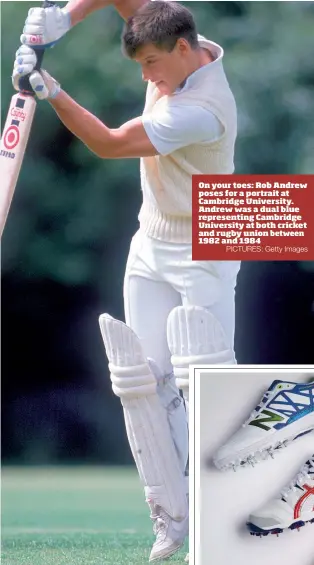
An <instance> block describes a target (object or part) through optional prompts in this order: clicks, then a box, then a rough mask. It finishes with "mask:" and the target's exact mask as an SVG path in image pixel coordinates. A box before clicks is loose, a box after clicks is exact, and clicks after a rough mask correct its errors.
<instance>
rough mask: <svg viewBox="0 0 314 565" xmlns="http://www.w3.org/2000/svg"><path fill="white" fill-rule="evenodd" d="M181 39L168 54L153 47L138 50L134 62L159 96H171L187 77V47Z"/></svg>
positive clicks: (147, 46) (148, 46)
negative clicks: (139, 66)
mask: <svg viewBox="0 0 314 565" xmlns="http://www.w3.org/2000/svg"><path fill="white" fill-rule="evenodd" d="M181 41H182V40H181V39H180V40H179V41H178V42H177V44H176V46H175V48H174V49H173V50H172V51H171V52H170V53H169V52H168V51H166V50H164V49H158V48H157V47H155V45H145V46H144V47H142V48H141V49H139V50H138V52H137V54H136V57H135V60H136V61H137V62H138V63H139V64H140V65H141V68H142V78H143V80H144V81H151V82H152V83H154V84H155V86H156V87H157V88H158V90H159V91H160V93H161V94H168V95H169V94H172V93H173V92H174V91H175V90H176V88H178V86H179V85H180V84H181V83H182V82H183V81H184V79H185V78H186V76H187V72H186V68H187V53H188V50H189V45H188V44H187V42H185V41H184V40H183V43H181Z"/></svg>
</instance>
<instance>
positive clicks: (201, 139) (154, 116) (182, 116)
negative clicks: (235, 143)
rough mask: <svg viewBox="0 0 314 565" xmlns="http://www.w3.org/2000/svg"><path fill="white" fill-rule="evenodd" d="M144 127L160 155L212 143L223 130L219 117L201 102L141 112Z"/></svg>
mask: <svg viewBox="0 0 314 565" xmlns="http://www.w3.org/2000/svg"><path fill="white" fill-rule="evenodd" d="M142 122H143V126H144V129H145V131H146V133H147V135H148V137H149V139H150V141H151V143H152V144H153V146H154V147H155V149H156V150H157V151H158V153H159V154H160V155H163V156H166V155H169V154H170V153H173V151H176V150H177V149H181V148H182V147H187V146H188V145H192V144H195V143H211V142H214V141H216V140H218V139H219V138H220V137H221V136H222V135H223V133H224V129H223V126H222V124H221V122H220V121H219V120H218V118H217V117H216V116H215V115H214V114H213V113H212V112H210V110H207V109H205V108H202V107H201V106H196V105H195V106H188V107H187V106H180V105H177V106H176V105H171V106H168V107H167V108H163V109H162V110H161V111H160V112H154V113H147V114H144V115H143V116H142Z"/></svg>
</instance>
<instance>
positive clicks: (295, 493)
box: [247, 455, 314, 536]
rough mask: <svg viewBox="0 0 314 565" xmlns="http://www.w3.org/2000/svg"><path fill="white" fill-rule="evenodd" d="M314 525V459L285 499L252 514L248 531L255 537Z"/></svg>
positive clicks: (300, 474)
mask: <svg viewBox="0 0 314 565" xmlns="http://www.w3.org/2000/svg"><path fill="white" fill-rule="evenodd" d="M307 522H312V523H314V455H313V457H311V458H310V459H309V460H308V461H307V462H306V463H305V465H304V466H303V467H302V469H301V470H300V472H299V474H298V475H297V476H296V478H295V480H294V481H293V482H292V483H291V484H290V485H289V486H288V487H287V488H286V489H284V490H283V491H282V492H281V497H278V498H276V499H275V500H273V501H272V502H269V503H268V504H265V506H263V508H261V510H259V511H257V512H255V513H254V514H251V516H250V517H249V520H248V522H247V527H248V529H249V530H250V533H251V534H252V535H256V536H267V535H268V534H280V533H282V532H283V530H284V529H286V528H290V530H294V529H299V528H300V527H301V526H305V524H306V523H307Z"/></svg>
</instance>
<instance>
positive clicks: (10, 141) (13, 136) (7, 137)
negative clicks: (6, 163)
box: [3, 126, 20, 151]
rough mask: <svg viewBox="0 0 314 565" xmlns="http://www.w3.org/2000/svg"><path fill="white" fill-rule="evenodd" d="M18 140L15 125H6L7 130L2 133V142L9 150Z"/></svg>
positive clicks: (18, 134) (18, 136) (17, 131)
mask: <svg viewBox="0 0 314 565" xmlns="http://www.w3.org/2000/svg"><path fill="white" fill-rule="evenodd" d="M19 141H20V132H19V128H18V127H17V126H10V127H8V129H7V131H6V132H5V133H4V134H3V143H4V145H5V147H6V148H7V149H9V150H10V151H11V150H12V149H14V147H16V146H17V144H18V142H19Z"/></svg>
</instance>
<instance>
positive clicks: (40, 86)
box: [12, 45, 61, 100]
mask: <svg viewBox="0 0 314 565" xmlns="http://www.w3.org/2000/svg"><path fill="white" fill-rule="evenodd" d="M36 63H37V56H36V52H35V51H34V49H32V48H31V47H28V46H27V45H21V47H20V48H19V49H18V50H17V52H16V54H15V61H14V67H13V74H12V84H13V86H14V88H15V90H20V87H19V82H20V79H21V78H22V77H23V76H25V75H30V76H29V82H30V85H31V87H32V89H33V90H34V92H35V94H36V96H37V98H39V99H40V100H44V99H45V98H55V97H56V96H57V94H59V92H60V90H61V87H60V84H59V83H58V82H57V81H56V80H55V79H54V78H52V76H50V74H49V73H47V71H44V70H43V69H41V70H40V72H39V71H36V70H34V69H35V66H36Z"/></svg>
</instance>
